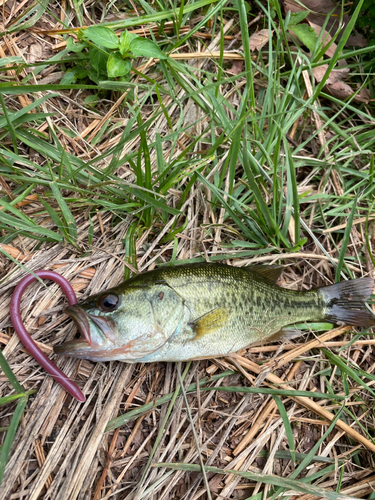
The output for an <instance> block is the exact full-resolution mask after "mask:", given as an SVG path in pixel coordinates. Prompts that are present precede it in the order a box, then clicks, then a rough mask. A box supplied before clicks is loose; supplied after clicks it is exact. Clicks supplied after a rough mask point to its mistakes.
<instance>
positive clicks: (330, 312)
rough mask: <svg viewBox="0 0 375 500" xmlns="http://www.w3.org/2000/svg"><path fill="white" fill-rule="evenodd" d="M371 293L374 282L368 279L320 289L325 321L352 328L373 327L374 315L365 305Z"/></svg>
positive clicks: (374, 322)
mask: <svg viewBox="0 0 375 500" xmlns="http://www.w3.org/2000/svg"><path fill="white" fill-rule="evenodd" d="M373 291H374V280H373V279H372V278H370V277H367V278H359V279H356V280H350V281H344V282H342V283H336V284H335V285H331V286H327V287H323V288H320V289H319V293H320V294H321V295H322V296H323V299H324V302H325V319H327V320H329V321H332V322H333V323H337V322H338V321H342V322H343V323H346V324H347V325H352V326H364V327H369V326H375V314H374V313H372V312H371V311H370V310H369V309H368V308H367V307H366V304H365V302H366V300H368V298H369V297H370V296H371V294H372V293H373Z"/></svg>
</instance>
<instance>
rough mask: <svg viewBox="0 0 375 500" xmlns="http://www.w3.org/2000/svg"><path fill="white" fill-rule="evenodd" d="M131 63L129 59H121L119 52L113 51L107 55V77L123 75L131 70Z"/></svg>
mask: <svg viewBox="0 0 375 500" xmlns="http://www.w3.org/2000/svg"><path fill="white" fill-rule="evenodd" d="M131 67H132V63H131V61H130V59H123V58H122V57H121V54H120V52H115V53H114V54H111V55H110V56H109V57H108V61H107V73H108V76H109V78H117V77H118V76H125V75H127V74H128V73H129V71H130V70H131Z"/></svg>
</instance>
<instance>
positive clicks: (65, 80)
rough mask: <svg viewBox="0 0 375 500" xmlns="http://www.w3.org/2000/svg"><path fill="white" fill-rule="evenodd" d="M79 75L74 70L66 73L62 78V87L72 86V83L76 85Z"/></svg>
mask: <svg viewBox="0 0 375 500" xmlns="http://www.w3.org/2000/svg"><path fill="white" fill-rule="evenodd" d="M76 81H77V74H76V72H75V71H74V69H72V70H69V71H67V72H66V73H65V75H64V76H63V77H62V78H61V82H60V83H61V85H70V84H72V83H76Z"/></svg>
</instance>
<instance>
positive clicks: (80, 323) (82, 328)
mask: <svg viewBox="0 0 375 500" xmlns="http://www.w3.org/2000/svg"><path fill="white" fill-rule="evenodd" d="M65 312H66V314H68V315H69V316H70V317H71V318H72V320H73V321H74V323H75V324H76V325H77V328H78V331H79V333H80V334H81V337H80V338H79V339H74V340H69V341H68V342H64V343H63V344H61V345H59V346H55V347H54V349H53V350H54V352H55V353H56V354H63V355H65V356H69V355H70V354H72V355H76V354H77V352H78V351H81V350H82V351H87V350H88V349H91V348H92V344H93V343H92V341H91V335H90V324H89V321H88V319H87V316H86V313H85V311H84V310H83V309H82V308H81V307H80V306H77V305H74V306H71V307H68V308H67V309H65Z"/></svg>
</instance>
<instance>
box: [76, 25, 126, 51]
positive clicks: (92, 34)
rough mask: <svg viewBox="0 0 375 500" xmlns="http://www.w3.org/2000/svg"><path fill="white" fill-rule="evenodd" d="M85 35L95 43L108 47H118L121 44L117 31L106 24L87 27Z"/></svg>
mask: <svg viewBox="0 0 375 500" xmlns="http://www.w3.org/2000/svg"><path fill="white" fill-rule="evenodd" d="M83 36H84V38H87V39H88V40H90V41H91V42H93V43H95V45H99V46H101V47H105V48H106V49H117V48H118V46H119V41H118V38H117V35H116V34H115V32H114V31H112V30H111V29H110V28H105V27H104V26H90V27H89V28H87V29H85V31H84V32H83Z"/></svg>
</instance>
